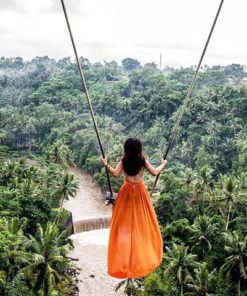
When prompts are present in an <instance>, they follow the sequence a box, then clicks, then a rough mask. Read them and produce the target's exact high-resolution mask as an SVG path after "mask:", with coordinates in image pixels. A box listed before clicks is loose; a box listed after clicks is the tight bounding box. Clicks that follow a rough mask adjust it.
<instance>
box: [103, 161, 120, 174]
mask: <svg viewBox="0 0 247 296" xmlns="http://www.w3.org/2000/svg"><path fill="white" fill-rule="evenodd" d="M102 163H103V165H104V167H106V168H107V170H108V172H109V173H110V174H111V175H112V176H113V177H117V176H118V175H119V174H120V173H121V172H122V170H123V164H122V161H121V160H120V161H119V163H118V165H117V166H116V168H115V169H114V168H112V167H111V166H110V165H109V164H108V163H107V158H102Z"/></svg>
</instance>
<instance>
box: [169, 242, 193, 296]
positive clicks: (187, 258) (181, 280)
mask: <svg viewBox="0 0 247 296" xmlns="http://www.w3.org/2000/svg"><path fill="white" fill-rule="evenodd" d="M166 250H167V254H165V255H164V260H165V261H167V265H165V270H164V278H165V279H166V278H168V277H169V276H171V275H172V276H175V279H176V282H177V285H178V286H179V287H180V294H181V296H183V295H184V285H185V278H186V276H191V274H190V271H191V269H194V268H195V267H196V266H197V265H198V263H197V262H196V261H195V259H196V257H197V256H196V255H194V254H191V253H188V247H185V246H184V245H176V244H175V243H173V248H172V249H170V248H168V247H166Z"/></svg>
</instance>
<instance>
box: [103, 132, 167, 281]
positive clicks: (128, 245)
mask: <svg viewBox="0 0 247 296" xmlns="http://www.w3.org/2000/svg"><path fill="white" fill-rule="evenodd" d="M102 162H103V165H104V166H105V167H106V168H107V170H108V172H109V173H110V174H112V175H113V176H114V177H117V176H118V175H119V174H120V173H121V172H123V175H124V178H125V181H124V183H123V185H122V187H121V189H120V191H119V192H118V195H117V197H116V201H115V205H114V207H113V211H112V220H111V226H110V236H109V245H108V274H109V275H111V276H113V277H116V278H136V277H143V276H146V275H148V274H149V273H151V272H152V271H154V270H155V269H156V268H157V267H158V266H159V265H160V263H161V261H162V252H163V246H162V238H161V234H160V230H159V225H158V221H157V218H156V214H155V211H154V208H153V205H152V202H151V198H150V196H149V193H148V191H147V189H146V186H145V184H144V182H143V176H144V170H145V169H146V170H147V171H148V172H149V173H150V174H151V175H153V176H157V175H158V174H160V172H161V171H162V169H163V168H164V167H165V166H166V160H163V159H162V161H161V165H160V166H158V167H157V168H154V167H153V166H151V164H150V163H149V161H148V160H147V159H146V158H145V157H144V155H143V148H142V143H141V141H140V140H138V139H136V138H129V139H127V140H126V141H125V142H124V155H123V157H122V159H121V161H120V162H119V163H118V165H117V167H116V168H115V169H114V168H112V167H111V166H110V165H109V164H108V163H107V159H106V158H103V159H102Z"/></svg>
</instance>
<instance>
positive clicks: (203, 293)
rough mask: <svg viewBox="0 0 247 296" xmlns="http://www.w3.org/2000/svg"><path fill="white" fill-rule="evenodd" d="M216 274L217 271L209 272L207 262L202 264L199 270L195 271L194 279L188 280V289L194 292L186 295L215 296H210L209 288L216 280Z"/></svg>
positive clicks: (211, 295) (189, 278)
mask: <svg viewBox="0 0 247 296" xmlns="http://www.w3.org/2000/svg"><path fill="white" fill-rule="evenodd" d="M214 273H215V271H212V272H211V273H209V272H208V269H207V266H206V263H205V262H203V263H202V264H200V266H199V268H197V269H195V276H194V278H193V277H187V278H186V283H187V287H188V288H189V289H190V290H192V292H187V293H185V296H213V294H211V293H210V294H209V287H210V283H211V282H212V280H213V279H214Z"/></svg>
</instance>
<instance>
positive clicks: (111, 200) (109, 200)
mask: <svg viewBox="0 0 247 296" xmlns="http://www.w3.org/2000/svg"><path fill="white" fill-rule="evenodd" d="M61 3H62V7H63V12H64V16H65V19H66V23H67V27H68V30H69V34H70V39H71V42H72V46H73V50H74V53H75V57H76V61H77V65H78V69H79V73H80V76H81V82H82V85H83V88H84V92H85V95H86V98H87V102H88V106H89V110H90V114H91V117H92V121H93V125H94V130H95V133H96V136H97V139H98V142H99V146H100V150H101V154H102V157H103V158H105V153H104V150H103V146H102V142H101V139H100V135H99V131H98V127H97V123H96V120H95V117H94V112H93V108H92V104H91V101H90V98H89V93H88V89H87V85H86V81H85V78H84V75H83V71H82V67H81V64H80V61H79V57H78V54H77V49H76V46H75V42H74V38H73V35H72V31H71V27H70V23H69V19H68V15H67V11H66V8H65V4H64V0H61ZM223 3H224V0H221V2H220V5H219V8H218V10H217V13H216V16H215V18H214V21H213V24H212V27H211V29H210V32H209V35H208V38H207V41H206V43H205V45H204V48H203V51H202V54H201V57H200V59H199V62H198V65H197V68H196V71H195V73H194V75H193V78H192V80H191V83H190V86H189V90H188V93H187V95H186V97H185V100H184V103H183V105H182V107H181V111H180V113H179V116H178V119H177V122H176V124H175V126H174V128H173V131H172V134H171V137H170V139H169V143H168V145H167V149H166V151H165V154H164V156H163V159H164V160H165V159H166V158H167V155H168V153H169V150H170V149H171V146H172V144H173V142H174V139H175V137H176V133H177V130H178V128H179V125H180V122H181V119H182V117H183V114H184V111H185V108H186V106H187V104H188V101H189V99H190V96H191V93H192V90H193V88H194V85H195V82H196V79H197V76H198V72H199V70H200V67H201V64H202V61H203V58H204V56H205V53H206V51H207V48H208V44H209V42H210V39H211V36H212V34H213V31H214V28H215V25H216V23H217V20H218V17H219V14H220V11H221V8H222V5H223ZM105 170H106V176H107V182H108V187H109V191H108V192H106V201H105V204H106V205H109V204H114V201H115V199H116V196H117V193H114V192H113V190H112V186H111V180H110V176H109V173H108V171H107V168H105ZM159 176H160V174H159V175H158V176H156V179H155V182H154V185H153V188H152V190H151V193H150V197H151V198H152V194H153V192H154V189H155V187H156V184H157V182H158V179H159Z"/></svg>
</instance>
